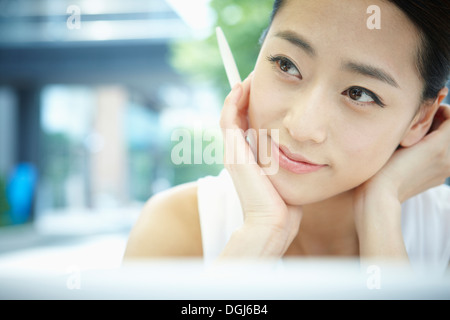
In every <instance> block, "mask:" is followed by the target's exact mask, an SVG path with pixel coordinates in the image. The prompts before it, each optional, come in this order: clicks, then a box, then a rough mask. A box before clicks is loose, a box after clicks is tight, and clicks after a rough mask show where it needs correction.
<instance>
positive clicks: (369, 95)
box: [342, 87, 384, 107]
mask: <svg viewBox="0 0 450 320" xmlns="http://www.w3.org/2000/svg"><path fill="white" fill-rule="evenodd" d="M342 94H343V95H346V96H348V97H349V98H350V99H351V100H353V101H355V102H358V105H366V104H373V103H375V104H377V105H379V106H380V107H384V103H383V102H382V101H381V99H380V98H378V96H377V95H376V94H375V93H373V92H372V91H369V90H367V89H364V88H361V87H351V88H349V89H347V90H345V91H344V92H342Z"/></svg>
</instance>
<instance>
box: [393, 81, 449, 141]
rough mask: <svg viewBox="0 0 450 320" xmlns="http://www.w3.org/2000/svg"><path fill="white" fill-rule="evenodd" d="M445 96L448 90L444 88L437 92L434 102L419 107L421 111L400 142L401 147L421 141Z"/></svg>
mask: <svg viewBox="0 0 450 320" xmlns="http://www.w3.org/2000/svg"><path fill="white" fill-rule="evenodd" d="M447 94H448V88H446V87H444V88H442V89H441V90H440V91H439V93H438V96H437V98H436V99H435V100H434V101H432V102H429V103H427V104H426V105H423V106H421V107H420V109H421V110H420V111H419V112H418V113H417V115H416V116H415V117H414V119H413V121H412V122H411V126H410V128H409V129H408V131H407V132H406V134H405V136H404V137H403V139H402V141H401V142H400V145H401V146H402V147H405V148H406V147H410V146H412V145H414V144H416V143H417V142H419V141H420V140H422V138H423V137H424V136H425V135H426V134H427V132H428V131H429V130H430V127H431V124H432V123H433V119H434V115H435V114H436V112H437V110H438V109H439V106H440V105H441V103H442V101H443V100H444V99H445V97H446V96H447Z"/></svg>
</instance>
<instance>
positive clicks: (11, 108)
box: [0, 0, 192, 224]
mask: <svg viewBox="0 0 450 320" xmlns="http://www.w3.org/2000/svg"><path fill="white" fill-rule="evenodd" d="M182 3H183V2H180V1H178V5H177V1H175V0H172V1H166V0H128V1H120V0H113V1H111V0H108V1H107V0H70V1H66V0H11V1H8V0H0V179H1V180H2V181H3V183H4V185H5V186H6V187H5V188H6V189H8V188H9V189H8V190H10V189H11V188H10V186H11V185H13V184H14V183H16V184H17V183H18V185H20V187H18V188H17V190H20V191H19V193H20V195H19V198H20V197H22V198H21V199H22V200H17V201H18V202H20V201H22V202H24V201H25V200H24V199H29V198H30V197H29V196H30V195H32V200H31V202H32V203H31V208H32V209H31V212H34V213H35V212H36V211H39V212H40V211H46V210H50V211H52V210H53V211H55V210H58V209H67V208H91V209H92V208H94V209H95V208H108V207H117V206H121V205H126V204H129V203H132V202H133V201H141V202H142V201H145V200H146V199H147V198H148V197H149V196H150V195H151V194H152V193H154V192H156V191H158V190H160V189H164V188H166V187H168V186H169V185H170V184H172V182H173V181H171V179H170V177H171V170H172V169H171V168H170V164H168V163H167V157H166V156H165V155H166V153H167V152H166V151H167V148H169V147H170V145H167V144H168V142H170V135H168V131H167V130H168V129H164V128H163V127H161V125H160V115H161V110H163V109H165V108H166V107H167V104H168V103H173V102H174V101H176V100H177V99H174V98H173V97H172V99H167V94H168V93H169V94H170V93H173V92H177V90H178V93H180V92H181V94H180V97H185V96H186V95H187V96H188V97H190V93H189V89H187V88H186V86H185V84H184V82H183V78H182V77H181V76H180V75H179V74H177V72H176V71H174V69H173V68H172V67H171V65H170V63H169V46H170V43H171V41H173V40H175V39H180V38H185V37H190V36H192V28H191V26H190V25H189V24H190V23H192V20H191V21H189V19H186V17H187V16H183V11H182V10H179V9H180V4H182ZM185 5H186V2H185ZM184 12H185V11H184ZM185 91H186V92H187V93H186V92H185ZM187 99H188V100H189V99H190V98H187ZM178 100H180V99H178ZM181 100H182V99H181ZM182 102H183V103H186V99H185V100H183V101H182ZM175 104H176V102H175ZM170 107H172V108H174V107H175V108H176V107H177V106H176V105H171V106H170ZM20 165H22V166H24V167H25V168H28V169H29V171H24V170H22V171H20V174H19V173H18V171H17V168H18V167H19V166H20ZM30 172H31V173H33V177H34V178H33V179H31V178H29V177H28V178H27V176H31V175H32V174H31V173H30ZM172 174H173V173H172ZM24 177H25V178H24ZM13 182H14V183H13ZM0 192H1V190H0ZM8 192H9V191H8ZM0 201H1V199H0ZM9 202H10V203H9V204H8V205H9V207H10V210H12V211H14V210H15V209H14V208H15V204H14V201H13V200H11V197H10V200H9ZM1 207H2V206H0V210H1ZM0 214H1V212H0ZM0 224H1V221H0Z"/></svg>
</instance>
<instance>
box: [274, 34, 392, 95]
mask: <svg viewBox="0 0 450 320" xmlns="http://www.w3.org/2000/svg"><path fill="white" fill-rule="evenodd" d="M275 37H278V38H281V39H284V40H286V41H289V42H290V43H292V44H293V45H295V46H297V47H299V48H301V49H303V50H304V51H305V52H306V53H307V54H308V55H309V56H311V57H316V56H317V51H316V50H315V49H314V47H313V46H312V45H311V44H310V43H309V42H308V41H307V40H306V39H305V38H303V37H302V36H301V35H299V34H298V33H296V32H294V31H290V30H285V31H279V32H277V33H276V34H275ZM343 69H345V70H348V71H351V72H354V73H358V74H361V75H363V76H366V77H370V78H374V79H377V80H380V81H383V82H385V83H387V84H389V85H391V86H393V87H396V88H400V86H399V85H398V83H397V81H395V79H394V77H393V76H391V75H390V74H389V73H388V72H387V71H385V70H383V69H381V68H378V67H375V66H371V65H368V64H364V63H358V62H353V61H348V62H346V63H344V64H343Z"/></svg>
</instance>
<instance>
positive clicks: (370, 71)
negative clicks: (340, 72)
mask: <svg viewBox="0 0 450 320" xmlns="http://www.w3.org/2000/svg"><path fill="white" fill-rule="evenodd" d="M343 68H344V69H345V70H349V71H351V72H354V73H359V74H361V75H363V76H367V77H371V78H374V79H377V80H380V81H383V82H385V83H387V84H389V85H391V86H393V87H396V88H400V86H399V85H398V83H397V81H395V79H394V77H392V76H391V75H390V74H389V73H388V72H386V71H384V70H383V69H381V68H377V67H374V66H371V65H368V64H363V63H357V62H352V61H349V62H346V63H344V64H343Z"/></svg>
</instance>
